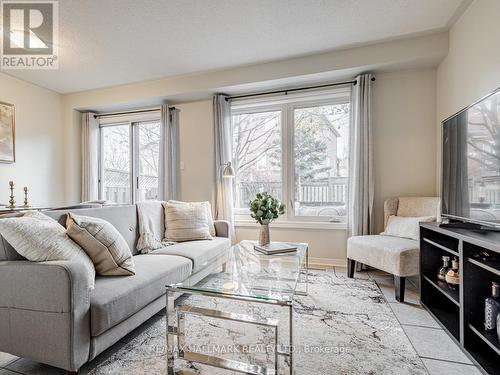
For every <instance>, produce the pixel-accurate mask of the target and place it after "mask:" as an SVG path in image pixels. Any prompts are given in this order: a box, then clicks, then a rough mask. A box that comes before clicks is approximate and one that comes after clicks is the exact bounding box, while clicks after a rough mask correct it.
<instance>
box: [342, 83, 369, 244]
mask: <svg viewBox="0 0 500 375" xmlns="http://www.w3.org/2000/svg"><path fill="white" fill-rule="evenodd" d="M371 78H372V75H371V74H361V75H359V76H357V77H356V81H357V84H356V85H355V86H354V87H353V88H352V92H351V127H350V139H349V153H350V157H349V204H348V207H349V232H350V233H349V234H350V235H351V236H359V235H365V234H371V231H372V226H373V221H372V216H373V196H374V179H373V150H372V149H373V147H372V114H371V111H372V105H371Z"/></svg>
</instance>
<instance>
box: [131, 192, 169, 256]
mask: <svg viewBox="0 0 500 375" xmlns="http://www.w3.org/2000/svg"><path fill="white" fill-rule="evenodd" d="M162 203H163V202H161V201H145V202H139V203H137V216H138V219H139V239H138V241H137V250H138V251H140V252H141V253H142V254H147V253H149V252H151V251H152V250H155V249H159V248H161V247H165V246H169V245H172V244H174V243H175V242H172V241H168V240H166V239H164V237H163V236H164V235H165V213H164V211H163V205H162Z"/></svg>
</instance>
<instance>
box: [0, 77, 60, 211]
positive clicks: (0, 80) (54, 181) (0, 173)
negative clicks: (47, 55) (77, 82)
mask: <svg viewBox="0 0 500 375" xmlns="http://www.w3.org/2000/svg"><path fill="white" fill-rule="evenodd" d="M0 101H3V102H8V103H12V104H14V105H15V106H16V162H15V163H13V164H1V163H0V203H7V201H8V196H9V190H8V181H9V180H13V181H14V182H15V184H16V190H15V195H16V200H17V204H22V203H23V191H22V188H23V186H27V187H28V189H29V200H30V203H31V204H32V205H36V206H54V205H60V204H62V203H63V202H64V201H65V199H64V188H65V186H64V175H63V159H64V153H63V150H64V142H65V139H64V136H63V126H62V121H61V97H60V95H59V94H57V93H55V92H52V91H49V90H46V89H42V88H40V87H38V86H35V85H32V84H30V83H27V82H24V81H21V80H19V79H16V78H12V77H10V76H7V75H5V74H2V73H0Z"/></svg>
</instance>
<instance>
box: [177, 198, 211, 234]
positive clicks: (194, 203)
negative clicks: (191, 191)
mask: <svg viewBox="0 0 500 375" xmlns="http://www.w3.org/2000/svg"><path fill="white" fill-rule="evenodd" d="M168 203H170V204H180V205H200V206H204V207H205V208H206V209H207V218H208V230H209V231H210V235H211V236H212V237H215V236H216V233H215V224H214V218H213V216H212V205H211V204H210V202H208V201H205V202H181V201H175V200H169V201H168Z"/></svg>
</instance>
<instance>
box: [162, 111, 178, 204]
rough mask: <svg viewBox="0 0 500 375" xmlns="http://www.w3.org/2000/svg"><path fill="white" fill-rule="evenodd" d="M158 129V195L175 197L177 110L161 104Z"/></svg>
mask: <svg viewBox="0 0 500 375" xmlns="http://www.w3.org/2000/svg"><path fill="white" fill-rule="evenodd" d="M160 121H161V129H160V132H161V133H160V139H161V143H160V181H161V182H162V183H161V184H160V197H161V199H162V200H165V201H166V200H169V199H177V161H178V147H177V145H178V144H179V142H178V135H179V130H178V127H179V126H178V119H177V110H176V109H174V108H169V106H168V104H163V105H162V106H161V117H160Z"/></svg>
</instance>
